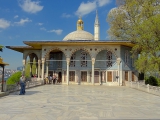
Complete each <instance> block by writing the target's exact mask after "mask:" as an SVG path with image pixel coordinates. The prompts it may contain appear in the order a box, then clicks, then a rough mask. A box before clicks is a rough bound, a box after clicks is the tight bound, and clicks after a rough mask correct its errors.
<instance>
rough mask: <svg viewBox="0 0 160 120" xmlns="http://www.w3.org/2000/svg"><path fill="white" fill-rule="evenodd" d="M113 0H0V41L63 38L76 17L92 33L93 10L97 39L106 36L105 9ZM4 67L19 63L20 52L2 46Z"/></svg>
mask: <svg viewBox="0 0 160 120" xmlns="http://www.w3.org/2000/svg"><path fill="white" fill-rule="evenodd" d="M115 7H116V0H0V45H3V46H25V44H24V43H23V41H36V40H37V41H41V40H53V41H54V40H59V41H61V40H63V38H64V37H65V36H66V35H67V34H69V33H70V32H73V31H75V30H76V22H77V20H78V18H79V17H81V18H82V20H83V22H84V30H85V31H88V32H90V33H91V34H94V21H95V15H96V10H97V11H98V16H99V22H100V39H101V40H108V35H107V30H108V29H109V24H108V23H107V21H106V19H107V14H108V12H109V11H110V10H111V9H112V8H115ZM0 56H1V57H2V58H3V61H4V62H6V63H9V66H6V67H5V68H10V69H17V67H19V66H22V58H23V54H22V53H20V52H16V51H14V50H10V49H8V48H4V49H3V52H0Z"/></svg>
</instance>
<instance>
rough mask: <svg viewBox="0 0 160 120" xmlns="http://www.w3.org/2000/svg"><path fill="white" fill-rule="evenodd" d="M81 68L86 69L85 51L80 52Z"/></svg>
mask: <svg viewBox="0 0 160 120" xmlns="http://www.w3.org/2000/svg"><path fill="white" fill-rule="evenodd" d="M81 67H87V53H86V51H84V50H82V51H81Z"/></svg>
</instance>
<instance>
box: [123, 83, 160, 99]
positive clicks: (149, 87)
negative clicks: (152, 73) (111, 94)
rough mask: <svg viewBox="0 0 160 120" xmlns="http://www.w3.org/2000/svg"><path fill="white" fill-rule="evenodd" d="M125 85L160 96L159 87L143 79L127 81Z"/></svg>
mask: <svg viewBox="0 0 160 120" xmlns="http://www.w3.org/2000/svg"><path fill="white" fill-rule="evenodd" d="M126 86H128V87H131V88H134V89H138V90H141V91H145V92H148V93H152V94H155V95H159V96H160V87H158V86H152V85H149V84H147V85H146V84H145V81H144V80H143V81H136V82H133V81H131V82H127V83H126Z"/></svg>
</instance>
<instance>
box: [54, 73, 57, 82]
mask: <svg viewBox="0 0 160 120" xmlns="http://www.w3.org/2000/svg"><path fill="white" fill-rule="evenodd" d="M56 80H57V77H56V75H54V76H53V84H55V83H56Z"/></svg>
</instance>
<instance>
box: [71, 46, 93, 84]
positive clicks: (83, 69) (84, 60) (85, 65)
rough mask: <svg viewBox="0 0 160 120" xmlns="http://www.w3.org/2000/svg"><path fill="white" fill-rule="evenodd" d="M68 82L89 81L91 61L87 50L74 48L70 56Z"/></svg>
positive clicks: (81, 82) (80, 82) (79, 82)
mask: <svg viewBox="0 0 160 120" xmlns="http://www.w3.org/2000/svg"><path fill="white" fill-rule="evenodd" d="M69 67H70V71H69V76H70V77H69V81H70V83H73V84H74V83H78V84H86V83H91V69H92V62H91V56H90V54H89V52H88V51H87V50H85V49H77V50H75V51H74V52H73V53H72V55H71V57H70V65H69Z"/></svg>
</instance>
